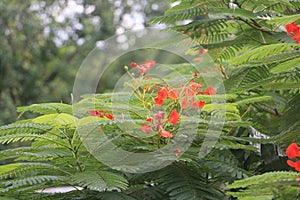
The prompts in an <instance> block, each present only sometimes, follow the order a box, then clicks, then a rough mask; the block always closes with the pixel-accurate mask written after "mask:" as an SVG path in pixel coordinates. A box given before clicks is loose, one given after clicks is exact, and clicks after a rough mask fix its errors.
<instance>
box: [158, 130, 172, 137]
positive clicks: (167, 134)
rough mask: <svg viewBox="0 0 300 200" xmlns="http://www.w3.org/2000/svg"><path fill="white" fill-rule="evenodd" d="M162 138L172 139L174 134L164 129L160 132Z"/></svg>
mask: <svg viewBox="0 0 300 200" xmlns="http://www.w3.org/2000/svg"><path fill="white" fill-rule="evenodd" d="M160 137H165V138H172V137H173V135H172V133H170V132H168V131H166V130H164V129H162V130H161V132H160Z"/></svg>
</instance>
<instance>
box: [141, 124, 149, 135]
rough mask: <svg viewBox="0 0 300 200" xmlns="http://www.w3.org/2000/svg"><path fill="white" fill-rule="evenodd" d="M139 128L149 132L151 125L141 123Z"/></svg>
mask: <svg viewBox="0 0 300 200" xmlns="http://www.w3.org/2000/svg"><path fill="white" fill-rule="evenodd" d="M140 130H141V131H144V132H145V133H147V134H149V133H150V131H151V126H150V125H149V124H143V125H142V127H141V128H140Z"/></svg>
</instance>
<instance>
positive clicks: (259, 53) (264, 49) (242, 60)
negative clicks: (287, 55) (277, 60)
mask: <svg viewBox="0 0 300 200" xmlns="http://www.w3.org/2000/svg"><path fill="white" fill-rule="evenodd" d="M297 47H300V46H299V45H296V44H285V43H278V44H270V45H264V46H261V47H258V48H256V49H253V50H250V51H248V52H245V53H244V54H242V55H240V56H238V57H236V58H234V59H232V60H231V61H230V62H229V65H230V66H233V65H241V64H246V63H248V62H250V61H254V60H258V59H262V58H265V57H267V56H271V55H275V54H279V53H283V52H289V51H291V50H293V49H294V48H297Z"/></svg>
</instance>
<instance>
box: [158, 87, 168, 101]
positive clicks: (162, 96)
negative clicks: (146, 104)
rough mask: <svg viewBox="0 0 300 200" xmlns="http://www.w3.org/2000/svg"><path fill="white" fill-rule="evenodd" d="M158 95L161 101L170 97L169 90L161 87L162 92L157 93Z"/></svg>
mask: <svg viewBox="0 0 300 200" xmlns="http://www.w3.org/2000/svg"><path fill="white" fill-rule="evenodd" d="M157 95H158V97H159V98H160V99H162V100H165V99H167V97H168V90H167V88H165V87H161V88H160V90H159V91H158V92H157Z"/></svg>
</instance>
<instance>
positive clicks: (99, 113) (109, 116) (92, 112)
mask: <svg viewBox="0 0 300 200" xmlns="http://www.w3.org/2000/svg"><path fill="white" fill-rule="evenodd" d="M89 114H90V116H97V117H100V118H107V119H110V120H113V119H114V116H113V115H112V114H111V113H104V111H103V110H99V111H98V110H89Z"/></svg>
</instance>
